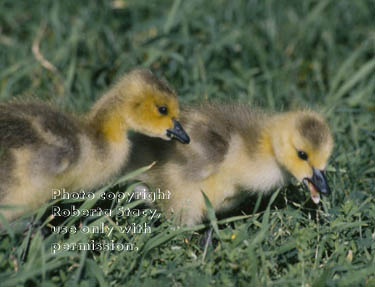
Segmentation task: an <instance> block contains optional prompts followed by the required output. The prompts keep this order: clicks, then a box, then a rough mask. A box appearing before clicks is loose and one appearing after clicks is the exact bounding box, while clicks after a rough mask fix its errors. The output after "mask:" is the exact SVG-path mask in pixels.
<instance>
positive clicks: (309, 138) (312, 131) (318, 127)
mask: <svg viewBox="0 0 375 287" xmlns="http://www.w3.org/2000/svg"><path fill="white" fill-rule="evenodd" d="M274 128H275V129H274V134H276V136H275V137H274V138H273V142H272V146H273V150H274V153H275V156H276V158H277V161H278V162H279V163H280V164H281V165H282V166H284V167H285V168H286V170H287V171H289V172H290V173H291V174H292V175H293V176H294V177H295V178H296V179H297V180H298V181H299V182H302V183H303V184H304V185H305V186H306V187H307V188H308V189H309V191H310V194H311V199H312V200H313V201H314V203H316V204H318V203H319V202H320V193H322V194H326V195H328V194H329V193H330V188H329V186H328V184H327V180H326V177H325V174H324V170H325V167H326V165H327V161H328V158H329V156H330V155H331V152H332V147H333V139H332V136H331V132H330V129H329V127H328V125H327V123H326V122H325V121H324V120H323V118H322V117H321V116H320V115H319V114H317V113H314V112H311V111H302V112H295V113H288V114H286V115H285V116H283V117H282V118H281V119H280V121H279V122H278V123H277V124H275V127H274Z"/></svg>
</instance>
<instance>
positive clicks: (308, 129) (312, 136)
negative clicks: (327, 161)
mask: <svg viewBox="0 0 375 287" xmlns="http://www.w3.org/2000/svg"><path fill="white" fill-rule="evenodd" d="M298 131H299V133H300V134H301V135H302V136H303V137H304V138H305V139H307V140H308V141H309V142H310V143H311V144H312V145H313V147H315V148H317V147H319V146H321V145H322V144H323V143H325V142H326V141H327V140H328V138H329V135H330V131H329V128H328V126H327V124H325V123H324V122H322V121H321V120H319V119H317V118H316V117H314V116H312V115H304V116H302V117H301V119H300V120H299V124H298Z"/></svg>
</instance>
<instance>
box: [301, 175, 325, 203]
mask: <svg viewBox="0 0 375 287" xmlns="http://www.w3.org/2000/svg"><path fill="white" fill-rule="evenodd" d="M303 183H304V184H305V185H306V186H307V188H308V189H309V190H310V194H311V199H312V200H313V201H314V203H315V204H318V203H319V202H320V195H319V193H324V194H326V195H328V194H330V193H331V190H330V188H329V186H328V184H327V179H326V177H325V175H324V171H321V170H319V169H316V168H313V176H312V177H311V178H308V177H305V178H304V179H303Z"/></svg>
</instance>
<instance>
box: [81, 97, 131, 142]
mask: <svg viewBox="0 0 375 287" xmlns="http://www.w3.org/2000/svg"><path fill="white" fill-rule="evenodd" d="M125 114H127V112H126V102H125V101H124V100H123V99H120V98H119V97H117V96H116V94H115V93H113V92H111V91H110V92H109V93H108V94H106V95H104V96H103V97H102V98H101V99H100V100H99V101H98V102H97V103H96V104H94V106H93V107H92V109H91V111H90V112H89V114H88V116H87V119H88V123H89V125H90V126H91V127H92V128H93V129H94V131H95V133H96V134H100V135H101V136H102V137H103V138H104V139H105V140H107V141H109V142H113V143H122V142H123V141H125V133H126V132H127V130H128V129H129V125H128V123H127V122H126V118H125V116H124V115H125Z"/></svg>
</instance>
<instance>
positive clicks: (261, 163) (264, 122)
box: [129, 104, 333, 225]
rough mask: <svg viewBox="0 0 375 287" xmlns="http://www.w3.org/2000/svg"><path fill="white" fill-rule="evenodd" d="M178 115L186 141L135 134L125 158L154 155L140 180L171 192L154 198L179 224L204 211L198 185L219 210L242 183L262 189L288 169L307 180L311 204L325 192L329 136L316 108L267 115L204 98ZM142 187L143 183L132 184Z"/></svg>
mask: <svg viewBox="0 0 375 287" xmlns="http://www.w3.org/2000/svg"><path fill="white" fill-rule="evenodd" d="M181 122H182V124H183V125H184V127H185V128H186V130H187V132H188V133H189V135H190V137H191V144H190V145H189V146H187V147H185V148H181V147H180V146H178V145H175V144H169V143H163V142H161V141H158V140H152V139H146V138H145V137H142V136H139V135H138V136H137V138H135V140H134V141H135V145H136V146H137V150H135V153H134V155H132V158H133V159H132V160H131V161H130V164H129V166H133V167H136V164H139V165H145V164H146V163H149V162H152V161H155V160H156V161H157V164H156V165H155V166H154V167H153V168H152V169H151V170H149V171H147V172H146V173H145V174H143V175H141V176H140V178H139V179H140V180H142V181H143V182H145V183H147V184H150V185H151V186H152V187H154V188H158V189H159V188H160V191H162V192H166V191H170V193H171V196H170V199H169V200H166V199H164V200H159V201H158V202H157V204H158V205H159V206H160V207H161V209H162V210H163V211H164V212H166V213H169V214H174V215H176V216H177V220H178V223H180V224H183V225H194V224H197V223H199V222H200V221H201V220H202V218H203V217H204V215H205V212H206V207H205V203H204V199H203V196H202V193H201V191H204V192H205V193H206V195H207V196H208V198H209V200H210V201H211V203H212V205H213V207H214V209H215V210H216V211H219V212H220V211H225V210H227V209H228V208H234V206H236V204H238V203H239V201H241V200H243V198H244V197H243V195H244V194H243V191H244V190H248V191H252V192H267V191H270V190H272V189H274V188H276V187H278V186H281V185H283V184H284V182H285V179H286V178H287V176H286V175H288V174H289V175H292V176H294V177H295V178H296V179H297V180H298V181H300V182H303V183H304V184H306V185H307V187H308V189H309V190H310V193H311V197H312V199H313V201H314V202H315V203H319V201H320V196H319V193H320V192H321V193H326V194H328V193H329V191H330V190H329V187H328V185H327V181H326V178H325V175H324V169H325V167H326V164H327V160H328V158H329V156H330V154H331V150H332V146H333V140H332V136H331V132H330V129H329V127H328V125H327V124H326V123H325V121H324V119H323V118H322V117H321V116H320V115H319V114H317V113H315V112H312V111H297V112H287V113H280V114H275V115H272V116H269V115H266V114H264V113H262V112H259V111H255V110H251V109H250V108H249V107H246V106H240V105H217V104H216V105H215V104H206V105H202V106H200V107H192V108H188V109H185V110H183V111H182V113H181ZM138 148H139V149H138ZM135 163H136V164H135ZM142 188H143V189H147V186H144V185H140V186H139V188H138V189H136V190H135V191H136V192H137V191H140V190H142Z"/></svg>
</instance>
